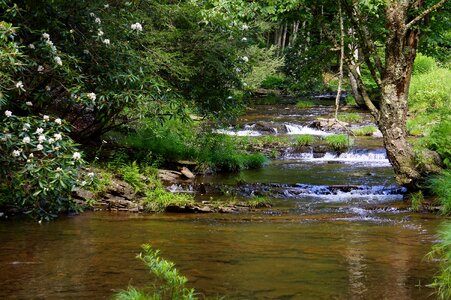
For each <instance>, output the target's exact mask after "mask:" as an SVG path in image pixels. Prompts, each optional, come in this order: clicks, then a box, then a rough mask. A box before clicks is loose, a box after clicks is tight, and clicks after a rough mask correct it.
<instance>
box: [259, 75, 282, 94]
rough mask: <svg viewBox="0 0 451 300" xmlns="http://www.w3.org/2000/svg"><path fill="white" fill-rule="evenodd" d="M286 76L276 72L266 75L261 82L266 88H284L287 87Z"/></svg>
mask: <svg viewBox="0 0 451 300" xmlns="http://www.w3.org/2000/svg"><path fill="white" fill-rule="evenodd" d="M286 85H287V83H286V79H285V76H283V75H280V74H276V75H269V76H266V78H265V80H263V82H262V83H261V87H262V88H264V89H274V90H276V89H277V90H283V89H285V88H286Z"/></svg>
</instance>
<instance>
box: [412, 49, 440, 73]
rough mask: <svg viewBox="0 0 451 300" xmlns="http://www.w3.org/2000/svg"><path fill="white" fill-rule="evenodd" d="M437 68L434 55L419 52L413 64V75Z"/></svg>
mask: <svg viewBox="0 0 451 300" xmlns="http://www.w3.org/2000/svg"><path fill="white" fill-rule="evenodd" d="M435 68H437V63H436V62H435V60H434V59H433V58H432V57H429V56H426V55H423V54H421V53H418V54H417V57H416V58H415V62H414V64H413V75H418V74H425V73H429V72H431V71H433V70H434V69H435Z"/></svg>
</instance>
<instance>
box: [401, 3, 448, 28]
mask: <svg viewBox="0 0 451 300" xmlns="http://www.w3.org/2000/svg"><path fill="white" fill-rule="evenodd" d="M447 1H448V0H440V1H439V2H437V3H436V4H434V5H432V6H431V7H429V8H428V9H426V10H425V11H423V12H422V13H421V14H420V15H418V16H417V17H416V18H415V19H413V20H412V21H410V22H409V23H408V24H407V25H406V30H407V29H409V28H411V27H412V26H413V25H415V24H416V23H418V22H419V21H421V20H422V19H423V18H424V17H426V16H427V15H428V14H430V13H431V12H433V11H434V10H436V9H438V8H440V7H441V6H442V5H443V4H445V3H446V2H447Z"/></svg>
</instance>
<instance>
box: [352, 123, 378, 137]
mask: <svg viewBox="0 0 451 300" xmlns="http://www.w3.org/2000/svg"><path fill="white" fill-rule="evenodd" d="M376 131H377V127H376V126H373V125H368V126H364V127H360V128H357V129H354V130H353V131H352V132H353V133H354V134H355V135H356V136H370V135H372V134H373V133H375V132H376Z"/></svg>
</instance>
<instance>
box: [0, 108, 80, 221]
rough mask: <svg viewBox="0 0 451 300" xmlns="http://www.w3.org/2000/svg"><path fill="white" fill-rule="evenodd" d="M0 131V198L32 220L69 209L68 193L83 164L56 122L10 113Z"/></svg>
mask: <svg viewBox="0 0 451 300" xmlns="http://www.w3.org/2000/svg"><path fill="white" fill-rule="evenodd" d="M4 114H5V115H6V117H5V118H3V120H2V123H1V125H0V126H1V130H0V140H1V141H2V142H1V143H0V166H1V170H0V179H1V185H0V194H1V196H0V198H2V202H3V204H8V205H13V206H16V207H18V208H20V209H21V210H23V211H25V212H27V213H30V214H31V215H32V216H33V217H35V218H39V219H45V220H49V219H50V218H52V217H55V216H57V215H58V214H59V213H60V212H63V211H68V210H73V209H75V208H76V207H75V204H74V203H73V202H72V200H71V198H70V194H71V190H72V189H73V188H75V187H76V186H80V185H85V184H86V183H87V182H86V181H79V175H78V173H79V168H80V166H82V165H83V163H84V161H83V160H82V159H81V154H80V152H78V149H77V148H76V144H75V143H74V142H73V141H72V139H70V138H69V137H68V136H67V134H68V133H69V126H67V125H66V124H65V123H64V122H63V121H61V120H60V119H53V118H52V119H50V117H48V116H43V117H42V118H34V117H16V116H14V115H12V113H11V112H10V111H6V112H5V113H4Z"/></svg>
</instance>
